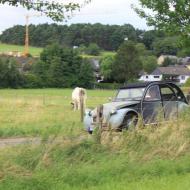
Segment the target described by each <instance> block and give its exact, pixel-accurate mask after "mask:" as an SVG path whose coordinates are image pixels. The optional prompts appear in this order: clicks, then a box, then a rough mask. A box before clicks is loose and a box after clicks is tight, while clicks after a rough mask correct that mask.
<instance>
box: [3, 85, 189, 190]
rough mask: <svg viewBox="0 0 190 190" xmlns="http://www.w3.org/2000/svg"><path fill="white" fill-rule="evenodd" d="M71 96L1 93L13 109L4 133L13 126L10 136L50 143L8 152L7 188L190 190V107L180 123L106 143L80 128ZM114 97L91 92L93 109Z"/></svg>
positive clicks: (121, 135)
mask: <svg viewBox="0 0 190 190" xmlns="http://www.w3.org/2000/svg"><path fill="white" fill-rule="evenodd" d="M14 93H15V94H14ZM70 93H71V90H53V89H47V90H42V91H41V90H28V91H22V90H18V91H12V90H2V91H1V98H2V101H1V100H0V102H1V105H2V106H1V110H2V111H5V110H7V111H8V110H11V109H12V110H13V112H12V113H13V115H11V116H10V115H9V116H8V115H7V116H6V115H1V117H0V120H1V123H2V124H3V123H4V125H2V126H1V130H2V136H6V133H7V135H8V132H7V131H9V130H10V127H9V125H8V124H9V122H10V123H11V122H12V123H13V124H14V127H15V132H11V130H10V132H9V135H12V136H14V135H15V133H18V134H19V135H22V133H25V135H29V136H30V135H36V134H38V135H40V136H42V137H44V138H43V142H42V144H40V145H20V146H17V147H12V148H4V149H3V148H1V151H0V189H4V190H12V189H14V190H21V189H26V190H62V189H64V190H108V189H109V190H112V189H113V190H131V189H135V190H152V189H154V190H160V189H161V190H170V189H172V190H181V189H187V190H188V189H189V186H190V181H189V178H190V159H189V156H190V148H189V147H190V125H189V123H190V118H189V114H190V112H189V110H187V111H186V112H184V113H182V114H181V116H180V119H179V120H177V121H172V122H168V123H163V124H159V125H154V126H148V127H145V128H144V127H142V126H141V127H139V128H138V129H136V130H133V131H130V132H129V131H126V132H124V133H117V134H116V133H112V134H110V138H108V139H109V140H110V141H107V142H106V143H105V144H104V145H102V144H100V143H99V141H97V140H96V139H97V138H96V136H89V135H87V134H86V133H84V132H83V131H82V130H81V129H82V124H81V123H80V121H79V113H77V112H73V111H71V110H70ZM13 94H14V95H13ZM44 94H45V100H44V96H43V95H44ZM113 94H114V92H113V91H88V96H89V99H88V102H87V105H88V106H91V107H94V106H96V105H97V104H99V103H103V102H105V101H106V100H107V97H109V96H111V95H113ZM30 109H32V111H31V112H27V110H30ZM14 110H16V111H15V112H14ZM16 112H18V113H19V114H20V117H19V114H18V113H16ZM62 112H63V113H62ZM1 114H3V113H1ZM25 114H26V115H25ZM62 114H63V115H62ZM14 115H15V116H14ZM46 121H47V122H46ZM22 123H25V125H23V126H22ZM6 126H7V127H6ZM35 126H36V128H35ZM47 126H49V129H47V128H46V127H47ZM37 127H38V128H37ZM11 129H12V128H11ZM34 129H36V130H37V129H38V131H37V132H34V131H33V130H34ZM18 131H19V132H18Z"/></svg>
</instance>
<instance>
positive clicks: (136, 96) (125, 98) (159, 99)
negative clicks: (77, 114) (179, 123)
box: [84, 81, 189, 133]
mask: <svg viewBox="0 0 190 190" xmlns="http://www.w3.org/2000/svg"><path fill="white" fill-rule="evenodd" d="M188 107H189V105H188V102H187V100H186V97H185V96H184V94H183V92H182V91H181V89H180V88H179V87H178V86H177V85H175V84H174V83H171V82H162V81H160V82H146V83H136V84H129V85H127V86H125V87H123V88H120V89H119V90H118V92H117V95H116V97H115V98H114V99H113V101H112V102H109V103H106V104H103V105H102V106H99V107H97V108H95V109H93V110H90V109H87V110H86V112H85V116H84V125H85V128H86V129H87V131H88V132H89V133H92V131H93V130H94V128H95V127H97V126H98V125H101V127H102V128H109V129H115V130H119V131H122V130H123V129H128V128H130V127H131V126H133V127H135V126H136V125H137V123H138V121H139V120H140V119H139V118H141V121H142V122H143V124H144V125H146V124H155V123H158V122H159V120H164V121H166V120H169V119H171V118H177V117H178V115H179V112H181V111H183V110H184V109H186V108H188Z"/></svg>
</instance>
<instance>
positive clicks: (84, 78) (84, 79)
mask: <svg viewBox="0 0 190 190" xmlns="http://www.w3.org/2000/svg"><path fill="white" fill-rule="evenodd" d="M33 73H34V74H35V75H36V76H37V77H38V78H39V79H40V81H41V84H42V86H43V87H59V88H60V87H64V88H66V87H74V86H78V85H79V86H80V85H82V86H83V87H91V83H93V81H94V77H93V71H92V67H91V65H90V64H89V63H87V61H85V63H84V62H83V60H82V58H81V57H80V56H79V55H78V54H77V53H76V52H75V51H73V49H69V48H61V47H60V46H59V45H57V44H54V45H52V46H48V47H47V48H45V49H44V51H43V52H42V53H41V55H40V61H39V62H37V63H36V64H35V65H34V67H33Z"/></svg>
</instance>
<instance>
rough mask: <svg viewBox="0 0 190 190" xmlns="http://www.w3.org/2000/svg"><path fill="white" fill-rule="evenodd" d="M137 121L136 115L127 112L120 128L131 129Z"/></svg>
mask: <svg viewBox="0 0 190 190" xmlns="http://www.w3.org/2000/svg"><path fill="white" fill-rule="evenodd" d="M137 122H138V116H137V114H134V113H128V114H127V115H125V117H124V119H123V123H122V125H121V127H120V128H121V130H133V129H135V128H136V126H137Z"/></svg>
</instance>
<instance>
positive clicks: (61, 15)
mask: <svg viewBox="0 0 190 190" xmlns="http://www.w3.org/2000/svg"><path fill="white" fill-rule="evenodd" d="M88 2H90V0H85V1H84V3H88ZM0 3H1V4H9V5H12V6H15V7H18V6H19V5H21V6H22V7H24V8H27V9H28V10H30V9H33V10H35V11H38V12H41V13H43V14H45V15H46V16H48V17H50V18H51V19H52V20H54V21H62V20H63V19H66V18H69V16H70V15H66V13H68V12H70V13H72V12H73V11H74V10H76V9H79V8H80V7H81V6H82V5H79V4H78V3H73V2H72V1H70V2H67V4H64V3H60V2H56V1H48V0H46V1H43V0H34V1H25V0H21V1H18V0H0Z"/></svg>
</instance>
